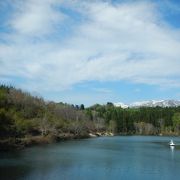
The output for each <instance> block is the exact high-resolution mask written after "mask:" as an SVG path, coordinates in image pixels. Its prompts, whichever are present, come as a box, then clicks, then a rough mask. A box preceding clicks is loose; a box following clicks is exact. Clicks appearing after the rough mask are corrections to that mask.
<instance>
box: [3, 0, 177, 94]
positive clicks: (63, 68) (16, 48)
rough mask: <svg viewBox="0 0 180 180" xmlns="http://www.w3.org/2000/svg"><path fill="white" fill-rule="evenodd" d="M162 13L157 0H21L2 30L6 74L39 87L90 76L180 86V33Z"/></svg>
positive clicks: (48, 87)
mask: <svg viewBox="0 0 180 180" xmlns="http://www.w3.org/2000/svg"><path fill="white" fill-rule="evenodd" d="M162 16H163V14H160V13H159V12H158V9H157V6H156V5H155V4H153V3H152V2H151V1H149V2H148V1H146V2H142V1H140V2H139V1H137V2H133V3H132V2H128V3H116V4H112V3H110V2H104V1H98V2H97V1H96V2H95V1H83V2H82V1H81V2H80V1H78V0H76V1H68V3H67V1H63V0H62V1H57V0H52V1H51V0H45V1H43V3H42V1H35V0H27V1H20V3H18V1H16V3H15V12H14V13H13V14H12V16H11V18H9V19H8V23H7V24H6V27H5V28H7V27H8V28H9V29H10V31H5V32H1V33H0V35H1V41H0V63H1V66H0V79H1V80H2V81H3V80H4V79H6V81H7V79H8V78H9V80H11V77H18V78H22V79H24V81H23V83H21V82H19V85H20V86H21V87H24V88H27V89H33V90H39V91H42V90H43V91H59V90H64V89H67V88H69V87H72V86H73V85H75V84H78V83H82V82H86V81H121V80H123V81H128V82H132V83H144V84H150V85H158V86H166V87H179V86H180V81H179V80H180V71H179V67H180V60H179V57H180V51H179V49H180V38H179V37H180V31H179V30H178V29H175V28H173V27H171V26H168V25H167V22H165V21H164V20H163V18H162ZM75 17H79V18H80V21H79V19H78V20H77V18H75ZM3 40H4V41H3ZM4 42H5V43H4Z"/></svg>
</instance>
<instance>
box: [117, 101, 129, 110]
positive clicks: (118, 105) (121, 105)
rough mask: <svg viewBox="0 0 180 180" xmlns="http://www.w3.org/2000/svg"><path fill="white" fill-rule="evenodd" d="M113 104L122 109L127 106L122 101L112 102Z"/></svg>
mask: <svg viewBox="0 0 180 180" xmlns="http://www.w3.org/2000/svg"><path fill="white" fill-rule="evenodd" d="M114 106H115V107H121V108H123V109H125V108H128V107H129V106H128V105H126V104H124V103H122V102H117V103H114Z"/></svg>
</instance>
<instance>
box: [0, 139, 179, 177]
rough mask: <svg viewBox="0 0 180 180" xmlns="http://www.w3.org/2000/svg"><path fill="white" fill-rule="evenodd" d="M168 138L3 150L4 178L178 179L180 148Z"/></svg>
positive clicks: (0, 164)
mask: <svg viewBox="0 0 180 180" xmlns="http://www.w3.org/2000/svg"><path fill="white" fill-rule="evenodd" d="M168 141H169V138H168V137H155V136H145V137H143V136H123V137H121V136H119V137H118V136H117V137H101V138H93V139H86V140H77V141H68V142H62V143H58V144H51V145H47V146H43V147H42V146H37V147H33V148H28V149H25V150H23V151H20V152H18V153H14V152H11V153H10V152H9V153H0V179H2V180H6V179H18V180H19V179H22V180H25V179H29V180H31V179H33V180H40V179H43V180H46V179H47V180H49V179H50V180H59V179H67V180H69V179H70V180H74V179H75V180H76V179H78V180H81V179H82V180H84V179H86V180H88V179H89V180H91V179H103V180H104V179H105V180H106V179H112V180H113V179H115V180H116V179H135V180H136V179H138V180H139V179H140V180H141V179H146V180H150V179H153V180H156V179H157V180H159V179H163V180H169V179H177V177H178V176H180V171H179V169H180V150H179V149H178V146H176V149H174V147H168V145H167V142H168ZM175 141H176V142H177V143H178V142H180V140H179V138H176V139H175ZM175 151H176V153H175Z"/></svg>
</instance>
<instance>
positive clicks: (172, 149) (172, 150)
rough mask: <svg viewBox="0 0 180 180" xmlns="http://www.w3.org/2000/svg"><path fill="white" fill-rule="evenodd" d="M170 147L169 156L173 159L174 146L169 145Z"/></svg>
mask: <svg viewBox="0 0 180 180" xmlns="http://www.w3.org/2000/svg"><path fill="white" fill-rule="evenodd" d="M170 149H171V157H172V159H174V149H175V147H174V146H170Z"/></svg>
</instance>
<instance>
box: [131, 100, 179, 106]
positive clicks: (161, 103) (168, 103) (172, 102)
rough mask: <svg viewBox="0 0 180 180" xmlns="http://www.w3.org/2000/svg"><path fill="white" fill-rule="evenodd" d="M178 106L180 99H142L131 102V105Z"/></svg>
mask: <svg viewBox="0 0 180 180" xmlns="http://www.w3.org/2000/svg"><path fill="white" fill-rule="evenodd" d="M142 106H144V107H156V106H160V107H176V106H180V101H178V100H150V101H141V102H135V103H132V104H130V107H142Z"/></svg>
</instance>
